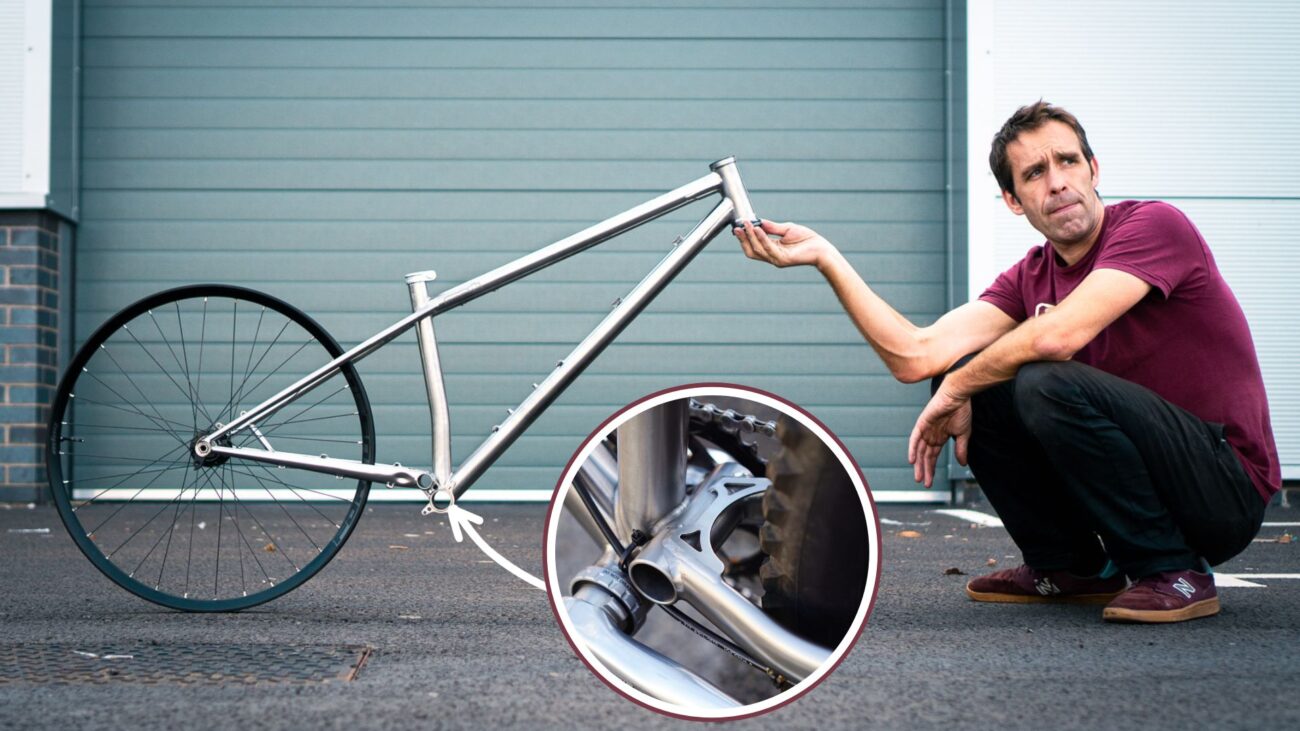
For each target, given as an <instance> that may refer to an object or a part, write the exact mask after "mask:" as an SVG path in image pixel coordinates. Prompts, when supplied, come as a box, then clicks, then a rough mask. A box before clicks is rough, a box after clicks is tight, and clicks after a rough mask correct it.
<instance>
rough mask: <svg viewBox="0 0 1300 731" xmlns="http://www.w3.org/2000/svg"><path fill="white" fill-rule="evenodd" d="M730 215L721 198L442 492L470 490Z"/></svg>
mask: <svg viewBox="0 0 1300 731" xmlns="http://www.w3.org/2000/svg"><path fill="white" fill-rule="evenodd" d="M733 211H734V207H733V206H732V204H731V201H730V200H727V199H724V200H723V201H722V202H721V203H719V204H718V205H717V207H715V208H714V209H713V210H712V211H711V212H710V213H709V215H708V216H706V217H705V218H704V220H703V221H700V223H699V224H698V225H697V226H696V227H695V228H694V229H693V230H692V231H691V232H690V233H689V234H687V236H686V238H685V239H683V240H682V243H681V244H679V245H678V246H677V247H676V248H675V249H673V250H672V251H671V252H670V253H669V254H668V256H666V257H664V259H663V261H661V262H659V264H658V265H656V266H655V268H654V269H652V270H651V271H650V273H649V274H647V275H646V276H645V279H642V280H641V282H640V283H639V284H637V286H636V287H634V288H633V289H632V291H631V292H629V293H628V295H627V296H626V297H624V298H623V302H622V304H620V305H619V306H618V307H615V308H614V310H613V311H612V312H610V313H609V314H608V315H606V316H605V319H604V320H601V322H600V324H599V325H597V326H596V329H595V330H592V331H591V334H590V335H588V336H587V337H586V338H584V339H583V340H582V342H581V343H578V345H577V347H575V348H574V349H573V352H571V353H569V356H568V357H567V358H565V359H564V360H562V361H560V362H559V364H558V365H556V368H555V370H553V371H551V374H550V375H549V376H547V377H546V379H545V380H543V381H542V382H541V383H540V384H538V386H537V388H536V389H534V390H533V392H532V393H531V394H529V395H528V398H526V399H524V400H523V403H521V404H519V407H518V408H517V409H515V411H514V413H512V414H511V415H510V416H509V417H508V418H507V419H506V420H505V421H503V422H501V425H500V426H499V427H498V428H497V430H496V431H495V432H494V433H493V434H492V435H491V436H489V437H488V438H487V439H486V440H484V442H483V443H482V444H481V445H479V447H478V449H476V450H474V453H473V454H471V455H470V456H469V458H467V459H466V460H465V461H464V462H463V463H462V464H461V466H460V469H459V470H457V471H456V473H455V474H453V475H452V476H451V485H450V487H447V486H444V487H446V488H447V489H450V490H451V492H452V493H453V494H454V495H455V496H456V497H460V496H461V495H463V494H464V493H465V491H466V490H468V489H469V488H470V485H473V484H474V481H475V480H477V479H478V478H479V477H480V476H481V475H482V474H483V472H484V471H485V470H487V468H488V467H490V466H491V465H492V463H493V462H495V461H496V459H497V457H499V456H501V453H502V452H504V451H505V450H506V449H507V448H508V447H509V446H510V445H511V444H513V443H514V441H515V439H517V438H518V437H519V435H520V434H522V433H523V431H524V430H525V429H527V428H528V425H529V424H532V423H533V421H534V420H536V419H537V417H538V416H540V415H541V413H542V411H544V410H545V409H546V407H547V406H550V405H551V402H552V401H554V400H555V399H556V398H558V397H559V395H560V394H561V393H563V392H564V389H565V388H567V387H568V386H569V384H570V383H572V382H573V379H575V378H577V377H578V375H579V374H581V373H582V371H583V370H584V369H586V367H587V366H588V365H589V364H590V363H591V361H593V360H595V358H596V356H598V355H600V353H601V351H603V350H604V349H605V346H607V345H609V343H610V341H611V340H613V339H614V338H615V337H616V336H617V335H618V334H619V333H620V332H622V331H623V328H625V327H627V324H628V322H630V321H631V320H632V318H634V317H636V316H637V315H638V314H640V313H641V311H642V310H644V309H645V308H646V305H648V304H650V302H652V301H653V300H654V298H655V297H656V296H657V295H658V294H659V293H660V292H661V291H663V288H664V287H665V286H667V285H668V282H670V281H672V279H673V277H676V276H677V275H678V274H679V273H681V271H682V269H684V268H685V267H686V265H687V264H689V263H690V262H691V260H692V259H694V258H695V255H696V254H698V253H700V251H701V250H703V249H704V247H705V246H706V245H707V244H708V243H709V241H711V240H712V239H713V237H715V236H717V235H718V234H719V233H721V232H722V231H723V229H725V228H727V227H729V226H731V214H732V213H733Z"/></svg>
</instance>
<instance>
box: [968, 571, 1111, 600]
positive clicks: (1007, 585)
mask: <svg viewBox="0 0 1300 731" xmlns="http://www.w3.org/2000/svg"><path fill="white" fill-rule="evenodd" d="M1127 585H1128V581H1127V580H1126V579H1125V578H1124V575H1123V574H1119V573H1116V574H1115V575H1113V576H1110V577H1107V578H1102V577H1101V576H1075V575H1074V574H1071V573H1070V572H1069V571H1065V570H1063V569H1062V570H1057V571H1039V570H1037V569H1033V568H1030V567H1028V566H1023V565H1022V566H1017V567H1016V568H1014V569H1003V570H1002V571H995V572H993V573H991V574H989V575H988V576H981V577H979V578H978V579H971V580H970V582H969V583H968V584H966V595H967V596H969V597H970V598H971V599H974V600H975V601H977V602H1006V603H1010V604H1040V603H1054V604H1105V603H1106V602H1109V601H1110V600H1112V599H1114V598H1115V597H1117V596H1119V594H1120V592H1122V591H1124V587H1125V586H1127Z"/></svg>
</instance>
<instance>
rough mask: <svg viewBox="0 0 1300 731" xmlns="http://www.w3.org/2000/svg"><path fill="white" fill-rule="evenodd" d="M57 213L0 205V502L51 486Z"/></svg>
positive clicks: (39, 494)
mask: <svg viewBox="0 0 1300 731" xmlns="http://www.w3.org/2000/svg"><path fill="white" fill-rule="evenodd" d="M58 328H59V219H58V218H57V217H55V216H52V215H50V214H47V213H42V212H7V211H0V396H3V398H2V399H0V501H9V500H21V501H29V500H36V499H38V498H40V497H42V496H43V495H44V494H45V493H46V486H45V466H44V461H45V459H44V450H43V442H44V438H45V422H46V420H47V419H48V418H49V414H50V402H51V401H52V400H53V399H54V389H55V387H56V383H57V380H58V376H59V374H58V372H57V369H58V345H59V329H58Z"/></svg>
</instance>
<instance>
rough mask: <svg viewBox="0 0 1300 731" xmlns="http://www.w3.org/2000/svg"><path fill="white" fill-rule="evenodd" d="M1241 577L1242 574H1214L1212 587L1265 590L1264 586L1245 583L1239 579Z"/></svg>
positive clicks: (1252, 576) (1251, 582)
mask: <svg viewBox="0 0 1300 731" xmlns="http://www.w3.org/2000/svg"><path fill="white" fill-rule="evenodd" d="M1241 576H1242V574H1215V575H1214V585H1215V586H1217V587H1218V588H1220V589H1223V588H1225V587H1229V586H1231V587H1233V588H1247V589H1264V588H1266V586H1265V585H1264V584H1256V583H1255V582H1253V581H1246V580H1245V579H1243V578H1241ZM1251 578H1257V577H1255V576H1254V575H1251Z"/></svg>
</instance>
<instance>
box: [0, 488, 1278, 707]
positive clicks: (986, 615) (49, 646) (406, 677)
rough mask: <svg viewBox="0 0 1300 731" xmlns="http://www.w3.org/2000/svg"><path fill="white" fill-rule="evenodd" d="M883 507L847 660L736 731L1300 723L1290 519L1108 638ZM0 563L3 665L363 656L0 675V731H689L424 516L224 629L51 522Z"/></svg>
mask: <svg viewBox="0 0 1300 731" xmlns="http://www.w3.org/2000/svg"><path fill="white" fill-rule="evenodd" d="M0 507H3V506H0ZM469 507H470V508H471V509H473V510H475V511H476V512H478V513H479V514H481V515H483V516H484V517H485V519H486V521H485V524H484V526H483V530H482V534H483V536H484V537H485V539H486V540H487V541H488V542H489V543H490V544H491V545H492V546H494V547H495V548H496V549H498V550H499V551H500V552H501V553H503V554H504V555H506V556H507V557H509V558H511V559H512V560H514V561H515V562H517V563H518V564H519V565H520V566H522V567H523V568H524V569H526V570H528V571H530V572H532V573H534V574H540V570H541V563H542V562H541V535H542V528H543V522H544V517H545V506H537V505H506V504H471V505H469ZM972 507H973V508H974V509H975V510H979V511H984V512H986V513H987V512H988V509H987V508H986V507H981V506H979V505H976V506H972ZM880 515H881V518H882V519H883V524H882V531H883V533H884V553H883V555H882V566H883V571H882V577H881V582H880V588H879V593H878V596H877V600H876V603H875V608H874V611H873V612H872V615H871V617H870V619H869V621H868V625H867V629H866V631H865V632H864V633H863V634H862V636H861V638H860V640H859V642H858V643H857V645H856V647H855V648H854V649H853V651H852V652H851V653H850V655H849V656H848V658H847V660H846V661H845V662H844V663H843V664H842V665H841V666H840V667H839V668H838V669H837V670H836V672H835V673H834V674H832V675H831V676H830V677H829V678H828V679H826V681H825V682H823V683H822V684H821V685H820V686H818V687H817V688H815V689H814V690H813V691H812V692H811V693H809V694H807V695H805V696H803V697H802V698H800V699H798V700H797V701H795V702H794V703H792V704H789V705H787V706H784V707H782V708H779V709H777V710H775V711H773V712H771V713H768V714H766V715H763V716H760V717H757V718H751V719H745V720H741V721H736V722H733V725H734V726H735V727H737V728H773V729H776V728H780V729H794V728H816V729H819V730H825V729H839V728H855V729H856V728H871V729H875V728H881V729H892V728H907V729H928V728H942V729H945V730H947V731H951V730H952V729H968V728H969V729H983V728H997V729H1015V728H1025V729H1041V728H1054V729H1074V728H1105V729H1125V728H1135V729H1136V728H1141V729H1164V728H1169V729H1174V728H1180V729H1181V728H1260V729H1280V728H1292V727H1294V726H1295V725H1296V723H1297V721H1300V698H1298V697H1297V696H1296V694H1295V690H1294V689H1295V687H1296V680H1297V672H1298V670H1300V578H1297V577H1300V541H1295V542H1288V541H1286V540H1285V539H1283V540H1278V539H1279V538H1282V537H1283V536H1285V535H1300V508H1284V507H1274V508H1271V509H1270V511H1269V514H1268V516H1267V518H1266V521H1268V522H1269V523H1276V524H1279V525H1266V527H1265V528H1264V530H1263V532H1262V533H1261V535H1260V539H1262V540H1260V541H1257V542H1256V543H1254V544H1253V545H1252V546H1251V547H1250V548H1249V549H1248V550H1247V551H1246V552H1245V553H1244V554H1242V555H1241V556H1239V557H1237V558H1236V559H1234V560H1232V561H1231V562H1229V563H1228V564H1226V565H1224V566H1222V567H1220V568H1219V569H1218V571H1219V574H1220V575H1221V576H1225V577H1226V576H1228V575H1232V576H1233V577H1235V578H1234V579H1233V580H1232V583H1234V584H1246V583H1249V584H1256V585H1257V586H1232V587H1224V588H1222V589H1220V595H1221V597H1222V601H1223V606H1224V609H1223V612H1222V613H1221V614H1220V615H1219V616H1217V617H1213V618H1209V619H1204V620H1198V621H1194V622H1189V623H1184V624H1179V625H1169V626H1132V625H1108V624H1105V623H1103V622H1102V621H1101V617H1100V609H1099V608H1091V607H1065V606H1006V605H989V604H977V603H974V602H971V601H969V600H967V599H966V598H965V596H964V594H963V593H962V586H963V584H964V582H965V581H966V580H967V578H968V577H969V576H970V575H977V574H980V573H983V572H987V571H991V570H994V568H993V567H990V562H993V563H995V564H996V567H997V568H1001V567H1007V566H1010V565H1015V564H1016V563H1018V557H1016V556H1015V549H1014V546H1013V545H1012V544H1011V542H1010V540H1009V539H1008V537H1007V535H1006V532H1005V531H1003V530H1002V529H1001V528H999V527H996V526H986V525H981V524H980V522H985V521H982V520H981V521H980V522H972V521H971V520H970V519H969V517H970V516H952V515H945V514H941V513H937V512H934V509H933V508H930V507H918V506H882V507H881V508H880ZM1287 523H1289V524H1290V525H1281V524H1287ZM42 529H48V530H46V531H42ZM0 557H2V558H3V560H2V561H0V596H3V600H2V603H0V623H2V626H3V627H4V632H3V638H2V639H0V647H3V648H7V651H8V652H9V653H10V654H11V655H12V654H13V653H26V654H28V655H30V654H32V653H35V652H37V651H39V650H41V649H42V648H44V649H46V650H51V651H56V652H66V651H69V650H75V649H78V648H80V649H81V650H82V651H84V652H87V653H91V654H96V655H100V656H101V657H102V655H103V654H105V653H110V652H114V651H116V650H129V649H130V648H134V647H141V646H145V645H146V644H147V645H148V646H152V647H159V648H172V649H178V648H191V649H192V648H194V647H216V646H238V647H243V648H253V649H254V650H256V649H257V648H262V651H265V652H268V653H269V652H271V650H273V649H274V648H277V647H284V648H292V647H299V646H320V647H325V646H328V647H344V646H346V647H363V646H364V647H369V648H372V653H371V655H370V657H369V658H368V660H367V661H366V663H365V665H364V666H363V667H362V668H361V670H360V671H359V672H358V673H357V675H356V677H355V679H354V680H351V681H345V680H340V679H338V678H336V679H334V680H331V681H329V682H307V683H274V682H243V683H208V684H202V683H197V684H196V683H188V684H183V683H166V682H163V683H157V684H143V683H132V682H116V681H114V679H113V677H109V678H107V679H105V680H104V682H99V683H93V684H92V683H80V682H64V683H55V682H31V681H18V682H14V681H8V682H6V681H4V680H3V679H2V678H3V677H4V676H5V675H6V673H5V672H3V671H0V727H3V728H22V729H41V728H69V727H75V728H78V729H122V728H131V729H155V728H158V729H163V728H166V729H173V728H186V729H207V728H229V729H236V728H239V729H243V728H248V729H264V728H265V729H280V728H284V729H291V728H292V729H297V728H305V727H310V728H317V729H335V728H338V729H370V728H375V729H388V728H393V729H406V728H412V729H414V728H471V727H472V728H529V729H532V728H566V729H567V728H596V727H611V726H614V725H619V726H624V727H628V726H631V727H635V728H638V729H652V728H668V727H674V728H675V727H683V726H690V725H693V723H692V722H689V721H679V720H676V719H671V718H666V717H663V716H660V715H658V714H656V713H654V712H652V711H649V710H646V709H644V708H641V707H639V706H637V705H634V704H632V703H631V702H629V701H627V700H625V699H623V698H622V697H620V696H618V695H616V694H614V693H613V692H611V691H610V690H608V689H607V688H606V687H605V686H604V685H603V684H602V683H601V682H599V681H598V680H596V679H595V678H594V677H593V676H592V674H591V673H590V672H589V671H588V670H587V668H586V667H585V666H584V665H583V664H582V663H581V662H580V661H578V660H577V659H576V657H575V656H574V654H573V652H572V651H571V649H570V648H569V646H568V644H567V642H566V641H565V639H564V637H563V636H562V634H561V633H560V631H559V629H558V627H557V625H556V623H555V620H554V618H553V616H552V614H551V610H550V608H549V605H548V603H547V601H546V599H545V597H544V595H543V594H542V593H541V592H539V591H538V590H536V589H534V588H532V587H530V586H528V585H527V584H525V583H523V582H521V581H519V580H518V579H516V578H515V577H513V576H511V575H510V574H508V573H506V572H505V571H504V570H502V569H500V568H499V567H497V566H496V565H495V564H493V563H492V562H491V561H490V560H489V559H488V558H487V557H486V556H484V555H483V554H482V553H480V552H479V551H478V549H477V548H475V547H474V546H473V545H472V544H471V543H470V542H469V541H466V542H465V543H461V544H457V543H455V542H454V541H453V539H452V536H451V531H450V529H449V528H448V527H447V524H446V521H445V519H444V518H441V517H437V518H424V517H421V516H420V514H419V506H418V505H395V504H380V505H375V506H372V507H371V508H369V509H368V511H367V515H366V516H365V517H364V519H363V520H362V521H361V523H360V525H359V527H358V528H357V531H356V533H355V534H354V535H353V537H352V539H351V541H350V542H349V544H348V545H347V546H346V547H344V549H343V550H342V552H341V553H340V554H339V556H338V557H337V558H336V559H335V560H334V561H333V562H332V563H331V564H330V565H329V566H327V567H326V568H325V570H324V571H322V572H321V573H320V574H318V575H317V576H316V577H315V578H313V579H312V580H311V581H309V582H308V583H307V584H306V585H304V586H303V587H301V588H299V589H298V590H296V591H294V592H292V593H290V594H289V595H287V596H285V597H282V598H281V599H278V600H276V601H274V602H271V603H270V604H266V605H263V606H261V607H258V608H256V609H253V610H249V611H245V612H241V613H238V614H224V615H194V614H183V613H180V612H175V611H170V610H166V609H162V608H159V607H155V606H153V605H151V604H149V603H147V602H145V601H143V600H140V599H137V598H136V597H134V596H132V595H130V594H128V593H126V592H125V591H123V590H121V589H119V588H117V587H116V586H115V585H114V584H112V583H111V582H110V581H108V580H107V579H106V578H104V577H102V576H101V575H100V574H99V573H98V572H97V571H96V570H95V568H94V567H93V566H92V565H91V564H90V563H89V562H88V561H87V560H86V559H85V558H84V557H82V555H81V554H80V552H79V551H78V550H77V548H76V547H75V546H74V544H73V543H72V541H71V539H69V538H68V537H67V535H65V534H64V532H63V528H62V524H61V523H60V521H59V518H58V516H57V514H56V513H55V512H54V510H53V508H50V507H36V508H27V507H26V506H21V505H11V506H8V509H0ZM956 572H960V573H956ZM1286 574H1291V575H1292V577H1291V578H1274V577H1277V576H1279V575H1286ZM1263 575H1268V576H1269V577H1268V578H1260V577H1261V576H1263ZM96 662H105V661H103V660H96ZM116 662H125V663H131V662H138V663H143V662H144V659H143V657H142V658H141V659H140V660H139V661H137V660H136V659H122V660H117V661H116ZM119 667H126V666H119ZM10 675H12V673H10Z"/></svg>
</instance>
